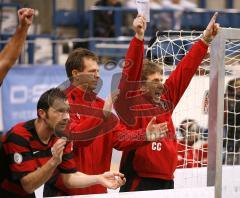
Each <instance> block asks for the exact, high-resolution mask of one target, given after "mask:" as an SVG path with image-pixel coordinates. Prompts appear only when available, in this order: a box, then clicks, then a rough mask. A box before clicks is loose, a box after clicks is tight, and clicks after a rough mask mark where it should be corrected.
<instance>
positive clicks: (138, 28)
mask: <svg viewBox="0 0 240 198" xmlns="http://www.w3.org/2000/svg"><path fill="white" fill-rule="evenodd" d="M146 28H147V22H146V19H145V17H144V16H142V15H138V16H137V17H136V18H135V19H134V21H133V30H134V31H135V33H136V35H135V36H136V37H137V38H138V39H139V40H143V38H144V33H145V30H146Z"/></svg>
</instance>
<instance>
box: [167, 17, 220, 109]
mask: <svg viewBox="0 0 240 198" xmlns="http://www.w3.org/2000/svg"><path fill="white" fill-rule="evenodd" d="M216 17H217V13H215V14H214V16H213V17H212V19H211V20H210V22H209V24H208V26H207V28H206V30H205V31H204V32H203V36H202V38H201V39H200V40H199V41H198V42H196V43H195V44H194V45H193V46H192V48H191V49H190V51H189V52H188V53H187V55H186V56H185V57H184V58H183V59H182V60H181V61H180V62H179V64H178V65H177V67H176V69H175V70H174V71H173V72H172V73H171V75H170V76H169V78H168V79H167V80H166V83H165V85H167V87H168V90H169V93H170V98H171V101H173V103H174V106H176V105H177V103H178V101H179V100H180V98H181V97H182V95H183V94H184V92H185V90H186V88H187V87H188V85H189V83H190V81H191V79H192V77H193V76H194V74H195V72H196V71H197V69H198V67H199V65H200V64H201V62H202V60H203V59H204V57H205V55H206V54H207V49H208V45H209V43H210V42H211V41H212V40H213V38H214V37H215V36H216V35H217V33H218V31H219V24H218V23H216Z"/></svg>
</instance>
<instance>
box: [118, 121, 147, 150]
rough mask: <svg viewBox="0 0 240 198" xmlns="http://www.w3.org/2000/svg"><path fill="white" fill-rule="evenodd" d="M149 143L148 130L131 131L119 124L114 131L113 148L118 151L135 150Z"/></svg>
mask: <svg viewBox="0 0 240 198" xmlns="http://www.w3.org/2000/svg"><path fill="white" fill-rule="evenodd" d="M147 143H148V141H146V129H139V130H129V129H127V128H126V127H125V126H124V125H123V124H119V125H118V126H117V127H116V128H115V129H114V131H113V147H114V148H115V149H117V150H121V151H126V150H133V149H136V148H138V147H139V146H143V145H146V144H147Z"/></svg>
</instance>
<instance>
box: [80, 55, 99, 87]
mask: <svg viewBox="0 0 240 198" xmlns="http://www.w3.org/2000/svg"><path fill="white" fill-rule="evenodd" d="M83 63H84V69H83V71H82V72H79V74H78V78H79V79H78V85H80V86H81V87H82V88H84V89H88V90H90V91H93V90H94V89H96V87H97V84H98V80H99V77H100V76H99V65H98V63H97V61H95V60H93V59H91V58H84V59H83Z"/></svg>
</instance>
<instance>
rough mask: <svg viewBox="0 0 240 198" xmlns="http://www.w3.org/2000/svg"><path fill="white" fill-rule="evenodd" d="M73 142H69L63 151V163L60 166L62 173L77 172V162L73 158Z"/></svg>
mask: <svg viewBox="0 0 240 198" xmlns="http://www.w3.org/2000/svg"><path fill="white" fill-rule="evenodd" d="M72 150H73V143H72V142H68V144H67V145H66V148H65V149H64V151H63V157H62V163H61V164H60V165H59V166H58V169H59V170H60V172H61V173H75V172H77V168H76V164H75V161H74V159H73V153H72Z"/></svg>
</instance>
